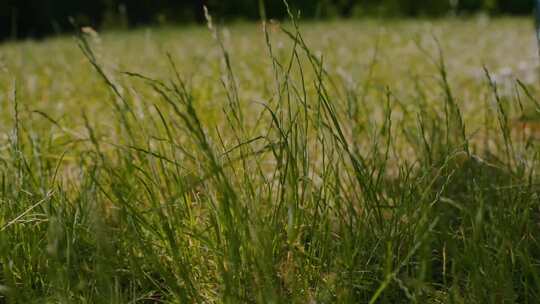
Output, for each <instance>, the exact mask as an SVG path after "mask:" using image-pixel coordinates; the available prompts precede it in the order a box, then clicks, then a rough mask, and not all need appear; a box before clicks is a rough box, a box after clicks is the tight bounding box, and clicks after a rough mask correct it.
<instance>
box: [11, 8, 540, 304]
mask: <svg viewBox="0 0 540 304" xmlns="http://www.w3.org/2000/svg"><path fill="white" fill-rule="evenodd" d="M291 16H292V13H291ZM462 22H463V21H462ZM498 22H500V23H498ZM498 22H496V23H495V24H496V25H497V26H499V27H500V28H508V24H511V25H516V24H520V23H517V22H515V21H512V22H510V23H508V22H506V23H505V21H504V20H503V21H498ZM474 24H476V25H477V26H479V27H480V29H481V30H484V29H485V28H484V26H485V25H478V22H475V21H471V22H470V23H467V24H465V25H462V26H463V27H462V28H460V29H461V31H462V33H463V32H464V33H465V34H466V35H465V36H466V37H468V38H470V37H472V38H473V39H478V37H477V36H476V35H474V34H470V31H473V30H474V28H473V27H472V26H471V25H474ZM524 24H525V23H524ZM274 25H275V24H273V23H269V24H268V26H267V27H263V29H266V30H267V31H262V30H261V28H260V27H259V25H255V24H248V25H245V24H244V25H242V26H246V27H248V26H249V27H250V28H251V30H244V31H243V32H241V33H242V35H240V36H241V37H238V39H237V40H231V39H233V38H231V36H230V35H231V34H230V33H231V32H230V31H224V30H221V29H220V28H216V26H217V25H216V24H213V27H212V28H211V31H212V32H211V33H207V32H205V31H203V30H202V29H200V28H197V29H193V30H191V31H187V30H186V32H185V33H184V32H183V31H178V30H173V31H170V32H167V31H165V32H161V35H163V36H162V40H159V41H158V40H153V39H155V38H154V37H153V36H152V34H151V32H150V31H146V32H143V31H141V32H136V33H117V34H114V35H113V34H111V35H112V36H107V37H105V36H103V37H101V36H99V34H97V33H95V32H92V31H88V30H87V31H86V32H85V33H81V34H80V36H79V38H78V40H77V43H78V47H79V49H78V50H77V49H76V48H75V46H74V45H73V44H74V42H73V41H72V40H70V39H65V40H62V39H56V40H50V41H47V42H46V43H45V44H37V43H32V42H29V43H21V44H12V45H7V46H4V47H3V48H2V50H3V51H5V52H6V53H7V54H10V55H12V53H9V52H8V51H9V50H11V49H10V47H11V48H13V49H14V50H15V51H19V52H18V53H17V54H19V55H20V53H22V55H21V56H24V57H16V56H15V55H13V58H24V60H12V61H10V62H8V63H7V64H6V66H8V68H10V69H11V70H10V73H8V72H5V71H4V72H2V73H3V74H0V76H1V77H2V78H0V79H2V80H3V81H2V82H0V84H1V85H2V87H3V88H4V87H5V88H8V89H6V91H9V94H8V95H6V100H5V101H6V104H8V105H9V106H8V107H6V108H7V109H8V110H9V112H8V111H6V112H4V113H2V116H0V119H1V121H2V124H1V125H0V127H1V128H3V129H1V130H2V131H3V133H2V134H4V135H5V136H2V137H0V146H1V147H2V149H1V150H0V163H1V164H2V165H1V166H0V302H2V303H3V302H7V303H32V302H34V303H49V302H53V303H57V302H58V303H155V302H165V303H507V302H509V303H514V302H523V303H534V302H535V301H536V300H537V299H538V296H539V295H540V277H539V275H538V274H539V273H540V272H539V270H540V269H539V265H540V263H539V262H540V254H539V253H540V243H539V242H538V240H537V238H538V235H540V226H539V225H538V218H539V216H540V208H539V206H540V205H539V193H540V188H539V181H538V178H539V177H538V176H537V172H538V169H539V168H540V164H539V163H538V152H539V151H540V150H539V146H538V143H535V142H534V139H533V138H531V136H530V135H529V137H528V138H522V137H521V136H519V134H518V136H516V135H515V134H513V127H512V123H513V121H512V120H511V117H514V116H519V115H521V114H523V112H527V109H532V111H540V109H539V108H538V104H539V103H538V101H537V99H536V96H537V94H538V92H537V88H536V86H530V85H526V84H524V83H522V82H518V83H517V84H516V86H515V87H513V88H512V94H511V95H510V94H506V95H503V94H502V92H501V91H500V90H499V87H498V85H497V84H496V82H495V78H494V76H492V75H491V74H490V73H489V72H488V71H487V69H486V72H485V78H486V79H485V81H483V82H482V84H480V85H479V86H478V87H468V86H466V85H459V86H458V85H456V84H455V83H454V82H453V81H452V78H451V77H452V70H451V67H450V66H449V65H448V64H447V62H449V61H450V59H453V58H452V57H451V58H448V57H444V56H443V54H442V49H443V48H442V46H440V45H439V44H437V43H434V44H435V46H434V48H430V49H429V50H430V51H427V50H425V48H424V47H425V45H423V44H422V41H420V42H418V45H417V46H418V48H419V49H420V50H419V52H420V53H422V54H421V55H422V62H424V63H425V62H428V63H429V68H426V69H425V70H423V71H422V74H423V75H425V78H423V79H421V80H418V82H417V83H416V86H415V89H411V90H408V91H406V92H402V91H400V89H399V88H397V89H394V88H393V87H392V86H385V85H381V83H382V81H378V80H377V78H376V77H378V76H377V73H375V71H376V69H377V65H379V64H382V63H381V62H380V59H379V58H380V56H388V53H385V52H388V51H389V50H387V49H385V48H382V49H378V48H375V51H373V54H371V56H367V55H366V54H370V53H361V54H363V55H364V56H366V57H369V58H368V59H367V60H366V61H365V62H366V64H365V65H361V67H362V69H361V70H362V72H365V73H366V75H364V74H362V75H364V76H362V77H352V76H351V77H346V75H345V76H343V77H339V76H338V75H339V73H337V72H336V71H335V70H333V68H334V67H335V66H334V65H332V64H331V63H330V62H331V61H329V59H328V57H326V56H327V55H326V54H324V53H319V52H317V51H315V48H312V47H311V42H313V41H315V42H318V41H321V40H324V39H331V38H334V37H336V36H337V38H335V39H339V40H338V42H342V40H347V41H351V42H348V43H350V44H351V45H352V46H351V47H358V49H365V48H366V45H365V44H362V43H360V42H358V41H354V42H353V41H352V39H350V40H349V39H346V38H348V37H354V38H356V39H358V40H359V38H357V36H358V29H361V30H362V31H363V33H365V35H370V34H371V33H370V32H369V27H368V26H357V27H354V26H353V25H354V24H344V25H343V26H342V29H343V28H345V29H347V30H348V31H349V32H347V33H344V32H342V31H340V30H339V28H338V29H336V27H335V24H334V25H332V24H330V23H329V24H315V23H309V24H307V25H308V26H309V27H310V29H311V30H312V31H313V32H312V33H314V37H312V38H311V39H308V37H306V36H305V35H304V32H303V31H301V30H300V26H299V24H298V23H297V20H296V19H295V18H292V17H291V21H290V23H288V24H285V25H284V26H283V27H282V28H281V29H275V28H272V26H274ZM368 25H369V24H368ZM443 25H445V26H443V28H445V27H447V28H451V29H452V33H454V35H455V32H456V25H457V23H455V22H454V23H449V24H443ZM370 26H372V27H373V28H375V31H377V30H378V28H377V27H374V26H373V24H371V25H370ZM394 26H395V27H394V28H391V29H389V30H388V31H391V30H392V29H393V30H394V31H396V32H397V34H396V35H395V36H376V35H375V36H376V37H377V38H374V40H377V39H378V40H384V39H388V40H398V39H399V38H401V37H403V35H404V34H406V33H408V34H410V33H409V31H408V30H410V28H409V26H410V25H408V23H405V24H403V23H398V24H397V25H394ZM491 26H493V25H492V24H491ZM325 29H326V30H325ZM438 29H440V28H438ZM519 29H521V27H519ZM186 33H187V34H186ZM232 33H233V34H234V33H235V32H234V30H233V32H232ZM328 33H330V34H328ZM336 33H339V34H340V35H336ZM202 35H205V36H204V37H210V36H212V37H213V39H214V40H213V41H207V38H203V39H201V38H200V36H202ZM388 35H389V34H388ZM328 37H330V38H328ZM494 37H495V39H498V37H499V36H498V35H494ZM107 39H109V41H114V42H115V43H113V44H112V46H111V44H108V43H106V42H104V41H106V40H107ZM120 39H124V40H122V41H121V42H119V40H120ZM190 39H200V40H195V41H197V42H196V43H194V42H193V41H194V40H190ZM171 41H173V42H176V41H182V43H184V44H182V47H178V48H172V49H173V50H174V51H175V53H173V54H169V53H166V50H167V48H168V47H169V46H170V44H169V45H168V44H167V43H171ZM518 41H521V40H518ZM134 42H135V43H134ZM409 42H410V40H407V42H406V43H405V45H406V47H404V49H405V50H406V51H407V50H410V47H409V46H410V44H409ZM451 42H452V44H454V43H453V42H454V41H451ZM488 42H489V41H488ZM381 43H384V41H382V42H381ZM485 43H486V45H488V46H489V43H487V42H485ZM501 44H503V43H501ZM510 44H511V47H512V48H513V49H516V47H515V45H519V43H517V42H515V41H512V42H511V43H510ZM118 45H122V46H123V47H122V48H120V49H117V47H118ZM368 45H370V44H368ZM430 45H431V44H430ZM27 46H28V47H29V48H28V49H27V48H25V47H27ZM113 46H116V47H113ZM331 46H332V47H331V49H330V51H332V52H334V56H337V57H343V56H344V55H343V54H345V53H346V51H347V50H346V49H341V48H340V45H339V43H331ZM500 47H501V48H502V46H500ZM463 48H466V45H460V46H459V50H458V51H459V52H460V54H461V55H463V54H462V53H463ZM156 49H158V50H157V51H156ZM163 49H165V51H164V50H163ZM21 50H24V51H23V52H21ZM28 50H30V51H28ZM51 50H53V51H54V52H53V53H54V54H55V55H56V56H49V57H47V58H43V57H44V56H40V54H51ZM60 50H62V52H61V51H60ZM197 51H199V52H200V53H197ZM41 52H42V53H41ZM115 52H117V53H115ZM188 52H195V53H196V54H197V55H198V56H199V57H196V59H199V60H200V61H201V62H199V64H198V65H197V64H194V73H193V74H190V73H189V72H188V67H187V66H188V62H190V63H191V64H193V62H194V61H196V60H194V59H193V57H188V58H185V57H187V55H186V54H187V53H188ZM379 52H380V53H379ZM163 53H165V54H163ZM36 54H37V55H36ZM60 54H71V56H66V57H60ZM116 54H118V55H116ZM156 54H162V57H160V58H162V59H156V58H152V56H153V55H155V56H157V55H156ZM175 54H180V55H179V56H177V57H176V56H175ZM433 54H435V55H433ZM503 54H504V55H505V56H506V55H507V53H503ZM328 55H331V54H328ZM107 56H112V58H114V59H122V58H124V57H126V56H134V58H135V61H132V63H137V64H134V66H131V65H127V66H126V65H123V64H121V63H119V64H112V63H111V62H110V61H108V60H110V58H111V57H107ZM116 56H118V57H116ZM349 56H351V57H355V58H356V57H357V56H358V54H356V53H355V54H352V55H349ZM10 58H11V57H10ZM201 58H202V59H201ZM460 58H461V57H460ZM150 59H153V60H154V61H152V62H150ZM483 59H484V58H482V60H483ZM505 59H506V57H505V58H500V57H497V60H500V61H503V60H505ZM43 60H45V62H46V63H48V64H43ZM182 60H185V61H182ZM207 61H211V62H210V63H208V65H205V63H206V62H207ZM51 62H54V63H55V64H58V66H55V65H54V64H51ZM156 62H157V63H156ZM180 63H182V64H180ZM399 63H400V64H401V65H403V66H405V67H406V68H409V69H412V68H413V67H417V66H419V65H420V64H421V63H420V62H414V61H407V60H405V57H400V58H399ZM452 63H454V64H455V62H453V61H452ZM18 64H19V65H18ZM467 64H468V63H467ZM155 65H163V66H164V68H163V70H161V73H155V70H154V69H153V68H155ZM111 66H112V67H111ZM13 67H16V68H13ZM351 70H352V71H354V68H351ZM382 70H383V71H386V72H388V71H389V73H390V74H394V73H396V72H397V71H396V69H395V67H393V68H384V69H382ZM465 71H467V70H465V69H463V70H458V71H455V70H453V72H454V73H460V74H459V76H462V74H465ZM79 72H80V73H79ZM19 73H20V74H19ZM147 74H148V75H147ZM152 74H153V75H154V76H150V75H152ZM6 75H8V76H6ZM12 75H16V76H12ZM17 75H20V77H19V76H17ZM47 75H48V76H47ZM66 75H67V76H66ZM156 75H157V76H156ZM12 77H17V81H19V82H14V81H13V79H12ZM61 77H67V78H61ZM197 77H200V78H197ZM201 78H202V79H203V80H202V81H201V80H198V79H201ZM6 79H7V80H6ZM28 79H38V80H34V81H35V82H32V80H28ZM77 79H78V80H80V81H81V82H80V85H73V84H74V83H75V81H76V80H77ZM463 79H466V78H463ZM355 81H357V82H355ZM406 81H407V79H404V78H400V79H399V81H398V82H397V83H396V84H395V85H396V86H397V87H399V86H404V85H405V84H406ZM36 82H37V83H36ZM469 85H470V84H469ZM41 86H43V87H41ZM55 89H57V90H59V91H61V93H62V94H60V95H55V94H54V93H55V91H54V90H55ZM87 90H88V91H87ZM462 91H465V94H460V93H462ZM88 92H89V93H88ZM56 93H57V92H56ZM459 96H467V98H468V99H467V101H468V103H467V104H466V103H464V102H461V101H460V99H459ZM49 98H50V99H49ZM62 99H64V101H62ZM62 107H69V109H70V110H69V111H66V110H65V109H63V108H62ZM470 107H473V108H472V109H471V108H470ZM64 111H65V112H64ZM471 113H472V114H471ZM479 113H481V114H482V115H480V114H479ZM479 116H482V117H479ZM478 120H481V121H482V122H481V123H480V124H478ZM475 135H477V136H475ZM521 135H524V134H521ZM533 135H534V134H533Z"/></svg>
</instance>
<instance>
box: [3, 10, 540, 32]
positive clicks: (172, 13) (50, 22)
mask: <svg viewBox="0 0 540 304" xmlns="http://www.w3.org/2000/svg"><path fill="white" fill-rule="evenodd" d="M533 2H534V1H533V0H289V3H290V5H291V7H293V8H294V9H299V10H300V11H301V12H302V18H304V19H328V18H361V17H440V16H448V15H453V16H461V15H471V14H479V13H480V14H489V15H524V14H530V13H532V11H533V6H534V5H533ZM204 5H206V6H207V7H208V8H209V10H210V12H211V14H212V15H213V17H214V18H215V19H216V20H217V21H242V20H246V21H249V20H257V19H259V11H260V10H259V1H258V0H0V40H5V39H23V38H41V37H45V36H47V35H54V34H61V33H65V32H68V31H70V30H72V29H73V26H72V25H71V24H70V21H69V18H70V17H72V18H73V19H74V20H75V21H76V23H77V24H79V25H84V26H92V27H94V28H97V29H114V28H131V27H137V26H143V25H162V24H190V23H202V22H204V14H203V10H202V7H203V6H204ZM265 8H266V13H267V16H268V17H269V18H275V19H282V18H284V17H285V10H284V5H283V2H282V0H266V1H265Z"/></svg>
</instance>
